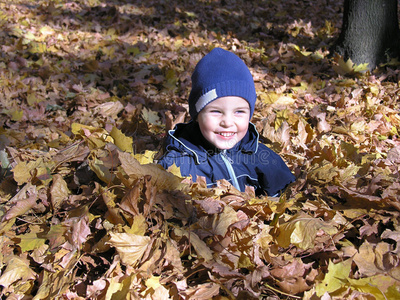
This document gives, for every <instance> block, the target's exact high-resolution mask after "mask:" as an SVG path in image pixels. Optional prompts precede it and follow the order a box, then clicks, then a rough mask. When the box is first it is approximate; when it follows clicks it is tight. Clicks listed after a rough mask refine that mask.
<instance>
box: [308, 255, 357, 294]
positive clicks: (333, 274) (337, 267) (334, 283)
mask: <svg viewBox="0 0 400 300" xmlns="http://www.w3.org/2000/svg"><path fill="white" fill-rule="evenodd" d="M351 263H352V259H348V260H345V261H342V262H340V263H337V264H334V263H333V262H332V261H329V266H328V273H327V274H326V275H325V278H324V280H323V281H322V282H320V283H319V284H317V286H316V293H317V296H318V297H321V296H322V295H324V294H325V293H326V292H328V293H332V292H335V291H337V290H339V289H340V288H342V287H344V286H345V285H346V284H347V282H348V278H349V274H350V270H351Z"/></svg>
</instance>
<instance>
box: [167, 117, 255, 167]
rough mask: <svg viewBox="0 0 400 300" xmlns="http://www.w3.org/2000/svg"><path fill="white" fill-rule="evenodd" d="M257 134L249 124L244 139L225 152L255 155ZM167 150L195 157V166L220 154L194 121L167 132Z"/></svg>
mask: <svg viewBox="0 0 400 300" xmlns="http://www.w3.org/2000/svg"><path fill="white" fill-rule="evenodd" d="M258 140H259V134H258V132H257V130H256V128H255V125H254V124H253V123H249V129H248V131H247V134H246V135H245V137H244V138H243V139H242V140H241V141H240V142H238V143H237V144H236V145H235V146H233V147H232V148H231V149H227V150H226V152H227V153H230V152H237V151H241V152H243V153H248V154H252V153H256V152H257V150H258ZM165 144H166V149H167V150H175V151H178V152H181V153H185V154H187V155H191V156H194V157H195V161H196V163H197V164H200V163H201V162H204V161H206V160H207V157H209V156H212V155H214V154H216V153H219V152H221V150H220V149H217V148H215V147H214V146H213V145H212V144H211V143H209V142H208V141H207V140H206V139H205V138H204V137H203V135H202V133H201V131H200V127H199V124H198V123H197V122H195V121H190V122H189V123H180V124H177V125H176V126H175V128H174V129H173V130H170V131H168V135H167V138H166V141H165Z"/></svg>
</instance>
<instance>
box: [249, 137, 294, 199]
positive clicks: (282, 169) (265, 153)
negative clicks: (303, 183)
mask: <svg viewBox="0 0 400 300" xmlns="http://www.w3.org/2000/svg"><path fill="white" fill-rule="evenodd" d="M259 151H260V153H258V158H259V160H258V162H259V164H258V166H257V173H258V181H259V184H260V185H261V187H262V188H263V189H264V191H266V192H267V194H268V196H279V195H280V194H281V192H282V191H283V190H284V189H285V188H286V187H287V186H288V185H289V184H290V183H291V182H293V181H295V179H296V178H295V176H294V175H293V174H292V172H291V171H290V170H289V168H288V167H287V165H286V164H285V162H284V161H283V159H282V158H281V157H280V156H279V155H278V154H276V153H275V152H273V151H272V150H271V149H269V148H268V147H266V146H265V145H260V149H259Z"/></svg>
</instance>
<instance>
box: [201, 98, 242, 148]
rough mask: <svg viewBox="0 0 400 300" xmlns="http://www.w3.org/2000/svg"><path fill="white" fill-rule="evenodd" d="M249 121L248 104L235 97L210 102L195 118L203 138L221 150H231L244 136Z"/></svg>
mask: <svg viewBox="0 0 400 300" xmlns="http://www.w3.org/2000/svg"><path fill="white" fill-rule="evenodd" d="M249 121H250V106H249V103H248V102H247V101H246V100H245V99H243V98H241V97H236V96H227V97H221V98H218V99H216V100H214V101H212V102H211V103H210V104H208V105H207V106H206V107H205V108H204V109H203V110H202V111H200V113H199V114H198V116H197V122H199V127H200V131H201V133H202V134H203V136H204V138H205V139H206V140H207V141H209V142H210V143H211V144H213V145H214V146H215V147H216V148H218V149H221V150H224V149H230V148H232V147H233V146H235V145H236V144H237V143H238V142H239V141H240V140H241V139H242V138H243V137H244V136H245V135H246V133H247V129H248V127H249Z"/></svg>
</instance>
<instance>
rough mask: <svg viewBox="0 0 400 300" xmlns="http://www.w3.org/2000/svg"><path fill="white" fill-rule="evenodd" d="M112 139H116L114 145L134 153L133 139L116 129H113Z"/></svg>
mask: <svg viewBox="0 0 400 300" xmlns="http://www.w3.org/2000/svg"><path fill="white" fill-rule="evenodd" d="M110 135H111V137H112V138H113V139H114V144H115V145H116V146H117V147H118V148H119V149H121V150H122V151H125V152H129V153H133V146H132V145H133V139H132V137H128V136H126V135H125V134H123V133H122V131H121V130H119V129H118V128H116V127H113V128H112V130H111V132H110Z"/></svg>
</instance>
